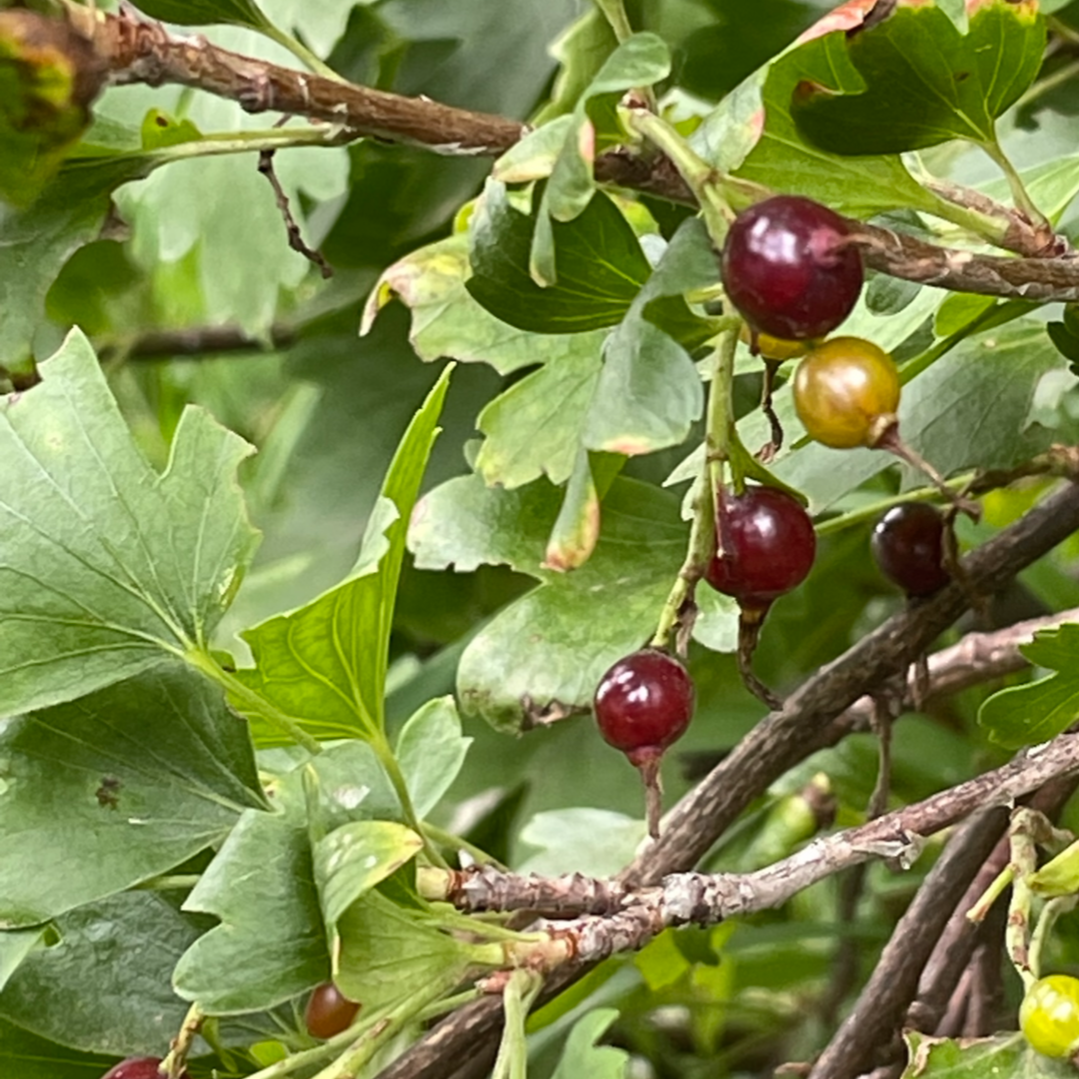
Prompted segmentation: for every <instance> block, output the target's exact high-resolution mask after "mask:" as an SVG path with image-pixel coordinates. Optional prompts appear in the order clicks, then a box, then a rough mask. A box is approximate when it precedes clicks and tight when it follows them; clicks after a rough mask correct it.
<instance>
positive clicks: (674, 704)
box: [594, 648, 695, 765]
mask: <svg viewBox="0 0 1079 1079" xmlns="http://www.w3.org/2000/svg"><path fill="white" fill-rule="evenodd" d="M694 697H695V693H694V689H693V681H692V679H691V678H690V677H689V673H688V672H687V671H686V669H685V667H683V666H682V664H681V663H679V662H678V660H677V659H675V658H674V656H671V655H668V654H667V653H666V652H661V651H660V650H659V649H658V648H643V649H641V651H639V652H633V653H632V654H630V655H628V656H626V657H625V658H624V659H620V660H619V661H618V662H617V663H616V664H615V665H614V666H613V667H612V668H611V669H610V670H609V671H608V672H607V673H606V674H605V675H604V676H603V677H602V678H601V679H600V682H599V687H598V688H597V690H596V697H595V701H594V707H595V712H596V722H597V723H598V724H599V731H600V734H602V735H603V737H604V738H605V739H606V740H607V741H608V742H609V743H610V744H611V745H612V746H614V747H615V749H620V750H622V752H623V753H625V754H626V756H628V757H629V759H630V762H631V763H633V764H636V765H640V763H641V761H642V760H643V759H645V758H646V757H648V756H653V757H658V755H659V754H660V753H662V752H663V750H665V749H666V748H667V747H668V746H669V745H670V744H671V743H672V742H674V741H676V740H677V739H679V738H680V737H681V736H682V735H683V734H684V733H685V730H686V727H688V726H689V721H690V719H691V718H692V716H693V702H694Z"/></svg>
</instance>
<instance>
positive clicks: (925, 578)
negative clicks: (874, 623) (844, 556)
mask: <svg viewBox="0 0 1079 1079" xmlns="http://www.w3.org/2000/svg"><path fill="white" fill-rule="evenodd" d="M944 529H945V524H944V515H943V514H942V513H941V512H940V510H938V509H937V508H936V507H935V506H931V505H929V504H928V503H926V502H904V503H903V504H902V505H899V506H893V507H892V508H891V509H890V510H889V511H888V512H887V513H886V514H885V515H884V516H883V517H882V518H881V519H880V520H879V521H878V522H877V523H876V526H875V527H874V529H873V538H872V539H871V540H870V548H871V550H872V551H873V557H874V559H876V562H877V565H878V566H880V569H881V572H882V573H883V574H884V575H885V577H887V578H888V579H889V580H890V581H892V582H893V583H894V584H897V585H898V586H899V587H900V588H902V589H903V591H904V592H906V593H907V595H908V596H928V595H930V594H932V593H933V592H936V591H938V590H939V589H941V588H943V587H944V586H945V585H946V584H948V582H949V581H951V579H952V577H951V574H950V573H949V572H948V570H947V568H946V567H945V563H944V557H945V550H944Z"/></svg>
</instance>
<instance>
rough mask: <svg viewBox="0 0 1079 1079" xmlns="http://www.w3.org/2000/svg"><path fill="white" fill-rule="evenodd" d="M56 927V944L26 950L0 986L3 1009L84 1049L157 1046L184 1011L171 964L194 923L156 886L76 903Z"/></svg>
mask: <svg viewBox="0 0 1079 1079" xmlns="http://www.w3.org/2000/svg"><path fill="white" fill-rule="evenodd" d="M56 928H57V931H58V933H59V937H60V941H59V943H58V944H55V945H53V946H52V947H50V948H41V949H38V950H37V951H35V952H34V953H33V954H32V955H30V956H29V957H28V958H27V959H26V961H25V962H24V963H23V964H22V965H21V966H20V967H19V969H18V970H17V971H16V972H15V974H14V975H13V977H12V979H11V981H10V982H9V983H8V985H7V988H6V989H5V990H4V991H3V993H0V1016H3V1018H4V1019H7V1020H9V1021H11V1022H13V1023H17V1024H18V1025H19V1026H21V1027H23V1028H24V1029H26V1030H29V1031H31V1032H33V1033H34V1034H36V1035H38V1036H39V1037H42V1038H47V1039H49V1040H50V1041H55V1042H59V1043H60V1044H62V1045H68V1046H71V1047H73V1048H75V1049H82V1050H84V1051H87V1052H98V1053H110V1054H115V1055H116V1056H128V1055H129V1054H142V1053H160V1051H161V1047H162V1046H167V1045H168V1043H169V1039H170V1038H171V1037H172V1036H173V1035H174V1034H175V1033H176V1031H177V1030H178V1029H179V1027H180V1024H181V1023H182V1022H183V1018H184V1013H185V1012H186V1010H187V1006H186V1005H185V1004H184V1002H183V1001H182V1000H181V999H180V998H179V997H177V996H176V994H175V993H174V992H173V991H172V988H171V985H170V977H171V975H172V968H173V966H174V964H175V963H176V961H177V959H179V958H180V956H181V955H182V954H183V952H184V950H185V949H186V948H188V947H189V946H190V945H191V944H192V943H193V942H194V941H195V939H196V938H197V937H198V932H199V931H198V929H197V928H196V927H195V926H194V925H193V924H192V923H191V921H190V920H189V919H187V918H184V917H183V916H182V915H180V914H178V913H177V911H176V908H175V907H174V906H173V905H172V904H170V903H169V902H167V901H166V900H165V899H164V898H163V897H162V896H160V895H157V894H155V893H153V892H123V893H121V894H119V895H114V896H111V897H110V898H108V899H104V900H101V901H100V902H97V903H92V904H89V905H87V906H84V907H77V908H76V909H74V910H71V911H69V912H68V913H66V914H64V915H62V916H61V917H60V918H58V919H57V921H56ZM11 1074H13V1075H14V1074H18V1075H20V1076H21V1075H22V1072H17V1073H11Z"/></svg>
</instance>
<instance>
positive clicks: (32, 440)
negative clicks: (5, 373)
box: [0, 331, 258, 715]
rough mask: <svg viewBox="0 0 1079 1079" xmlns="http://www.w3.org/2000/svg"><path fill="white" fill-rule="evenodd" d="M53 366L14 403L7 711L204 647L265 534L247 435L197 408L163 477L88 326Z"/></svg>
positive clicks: (9, 419)
mask: <svg viewBox="0 0 1079 1079" xmlns="http://www.w3.org/2000/svg"><path fill="white" fill-rule="evenodd" d="M41 372H42V376H43V378H44V381H43V382H42V383H41V384H40V385H38V386H35V387H34V388H33V389H31V390H28V391H27V392H25V393H22V394H13V395H10V396H8V397H6V398H0V460H3V462H4V468H3V470H2V472H0V536H2V540H0V657H2V658H0V715H3V714H12V713H15V712H21V711H29V710H31V709H36V708H42V707H45V706H48V705H51V704H56V703H58V702H61V701H64V700H70V699H71V698H73V697H77V696H80V695H82V694H85V693H89V692H91V691H92V690H95V689H98V688H100V687H102V686H105V685H108V684H109V683H111V682H116V681H119V680H120V679H122V678H125V677H129V676H131V675H133V674H136V673H138V672H139V671H142V670H145V669H146V668H147V667H149V666H151V665H152V664H154V663H155V662H157V661H158V660H159V659H160V658H161V655H162V652H169V653H173V654H176V653H181V652H183V651H185V650H188V649H191V648H193V647H195V646H197V645H201V644H203V643H204V642H205V641H206V640H207V639H208V637H209V634H210V633H211V631H212V630H213V628H214V626H215V625H216V624H217V622H218V620H219V619H220V617H221V615H222V614H223V613H224V611H225V610H226V608H227V607H228V606H229V604H230V602H231V600H232V596H233V595H234V593H235V591H236V589H237V588H238V587H239V584H240V580H241V579H242V577H243V574H244V571H245V570H246V568H247V565H248V562H249V561H250V558H251V556H252V554H253V553H254V548H255V545H256V542H257V539H258V534H257V533H256V532H255V531H254V530H253V529H252V528H251V527H250V525H249V524H248V522H247V518H246V514H245V510H244V505H243V499H242V496H241V494H240V490H239V487H238V485H237V483H236V478H235V473H236V468H237V466H238V465H239V463H240V461H241V460H243V458H244V457H246V456H247V455H248V454H249V453H250V452H251V447H250V446H248V444H247V443H246V442H244V441H243V440H242V439H241V438H239V437H237V436H236V435H234V434H232V433H231V432H229V431H226V430H224V429H223V428H221V427H219V426H218V425H217V424H216V423H215V422H214V420H213V419H212V418H211V417H210V416H209V415H208V414H207V413H205V412H203V411H201V410H199V409H196V408H188V409H185V411H184V413H183V416H182V418H181V420H180V423H179V426H178V428H177V430H176V436H175V439H174V441H173V445H172V451H171V454H170V459H169V465H168V468H167V470H166V471H165V473H164V474H163V475H160V476H159V475H158V474H157V473H156V472H155V471H154V470H153V469H152V468H151V467H150V466H149V465H148V464H147V462H146V461H145V459H144V458H143V457H142V455H141V454H140V453H139V451H138V449H137V448H136V446H135V444H134V442H133V440H132V438H131V435H130V433H129V432H128V429H127V426H126V425H125V424H124V422H123V420H122V418H121V417H120V414H119V410H118V409H117V407H116V402H115V401H114V400H113V398H112V395H111V394H110V392H109V390H108V387H107V385H106V383H105V380H104V377H103V376H102V373H101V368H100V366H99V364H98V362H97V358H96V356H95V355H94V353H93V350H92V349H91V347H90V345H89V342H88V341H87V340H86V338H85V337H83V336H82V334H81V333H78V332H77V331H75V332H72V334H70V335H69V336H68V339H67V341H66V342H65V344H64V346H63V347H62V348H61V349H60V351H59V352H58V353H57V354H56V355H55V356H54V357H52V358H51V359H50V360H48V361H46V362H45V363H44V364H42V367H41Z"/></svg>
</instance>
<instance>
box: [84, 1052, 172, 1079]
mask: <svg viewBox="0 0 1079 1079" xmlns="http://www.w3.org/2000/svg"><path fill="white" fill-rule="evenodd" d="M160 1067H161V1057H128V1058H127V1060H121V1061H120V1063H119V1064H114V1065H113V1066H112V1067H111V1068H109V1070H108V1071H107V1072H105V1074H104V1075H103V1076H102V1077H101V1079H162V1072H161V1071H160V1070H159V1069H160ZM183 1079H187V1072H184V1074H183Z"/></svg>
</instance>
